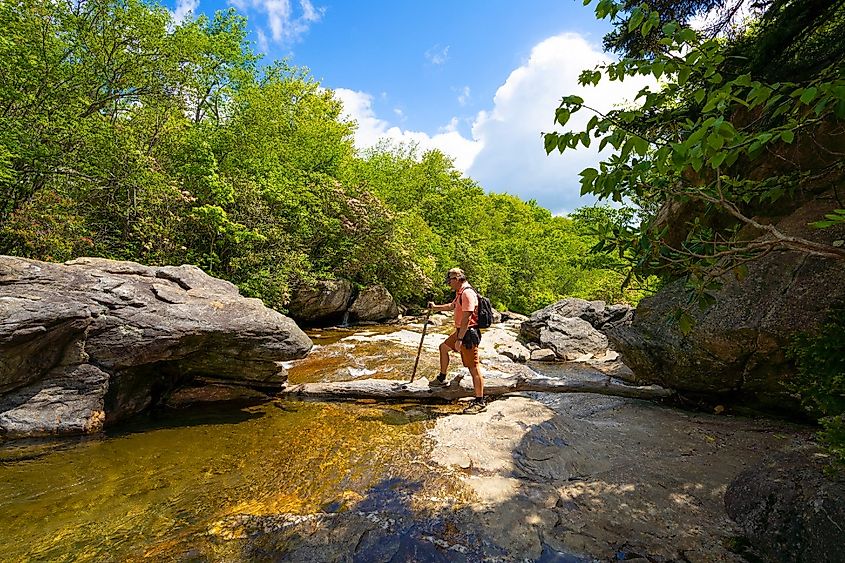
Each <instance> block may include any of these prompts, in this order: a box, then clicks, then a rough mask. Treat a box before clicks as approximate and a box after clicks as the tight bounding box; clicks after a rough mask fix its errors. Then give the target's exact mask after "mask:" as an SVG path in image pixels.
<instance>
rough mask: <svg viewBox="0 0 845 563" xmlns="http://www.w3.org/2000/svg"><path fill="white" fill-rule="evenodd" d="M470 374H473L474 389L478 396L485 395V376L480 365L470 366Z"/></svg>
mask: <svg viewBox="0 0 845 563" xmlns="http://www.w3.org/2000/svg"><path fill="white" fill-rule="evenodd" d="M469 374H470V375H471V376H472V389H473V390H474V391H475V396H476V397H483V396H484V377H483V376H482V375H481V370H480V369H479V368H478V366H477V365H476V366H473V367H471V368H469Z"/></svg>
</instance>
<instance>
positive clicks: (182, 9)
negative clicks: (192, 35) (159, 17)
mask: <svg viewBox="0 0 845 563" xmlns="http://www.w3.org/2000/svg"><path fill="white" fill-rule="evenodd" d="M199 5H200V2H199V0H176V9H175V10H173V11H172V12H171V15H172V16H173V21H175V22H176V23H182V22H183V21H185V20H186V19H187V18H188V16H189V15H190V14H195V13H196V11H197V8H198V7H199Z"/></svg>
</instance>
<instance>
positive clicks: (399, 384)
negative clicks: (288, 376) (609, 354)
mask: <svg viewBox="0 0 845 563" xmlns="http://www.w3.org/2000/svg"><path fill="white" fill-rule="evenodd" d="M462 379H463V376H462V375H458V376H456V377H455V378H454V379H453V380H452V381H450V382H449V385H447V386H445V387H429V386H428V381H426V380H425V379H421V380H418V381H415V382H414V383H408V382H406V381H399V380H393V379H361V380H357V381H339V382H334V383H301V384H298V385H292V384H286V385H285V386H284V387H283V388H282V390H281V391H280V392H279V393H278V395H279V396H285V397H297V398H306V399H335V400H355V399H376V400H379V399H381V400H387V399H413V400H418V401H427V400H428V401H430V400H432V399H442V400H446V401H454V400H456V399H460V398H462V397H471V396H472V395H473V390H472V382H471V380H470V378H469V377H467V378H466V380H467V385H466V386H464V385H461V380H462ZM523 391H541V392H544V393H597V394H599V395H612V396H615V397H629V398H633V399H664V398H666V397H669V396H671V395H672V394H673V391H672V390H670V389H664V388H663V387H660V386H657V385H649V386H641V387H637V386H632V385H623V384H621V383H614V382H613V381H612V380H611V378H609V377H608V378H606V379H605V380H603V381H580V380H571V379H551V378H546V377H526V376H524V375H517V376H515V377H487V376H485V378H484V394H485V395H487V396H493V395H506V394H508V393H519V392H523Z"/></svg>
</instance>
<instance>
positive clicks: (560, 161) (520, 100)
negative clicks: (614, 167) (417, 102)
mask: <svg viewBox="0 0 845 563" xmlns="http://www.w3.org/2000/svg"><path fill="white" fill-rule="evenodd" d="M608 60H609V59H608V57H607V55H605V54H603V53H602V52H601V51H600V49H598V48H596V47H594V46H592V45H590V44H589V43H588V42H587V41H586V40H585V39H584V38H583V37H581V36H580V35H577V34H574V33H567V34H562V35H558V36H554V37H551V38H549V39H546V40H545V41H543V42H541V43H539V44H537V45H536V46H535V47H534V48H533V49H532V51H531V55H530V56H529V58H528V60H527V61H526V62H525V63H524V64H523V65H522V66H520V67H519V68H517V69H515V70H513V71H512V72H511V73H510V75H509V76H508V77H507V79H506V80H505V81H504V83H503V84H502V85H501V86H500V87H499V89H498V90H497V91H496V94H495V96H494V98H493V100H492V108H491V109H489V110H485V111H480V112H478V114H476V115H475V117H474V120H473V122H472V128H471V130H472V138H471V139H468V138H466V137H464V136H462V135H461V134H460V132H459V131H458V122H459V120H458V118H457V117H453V118H452V119H451V121H450V122H449V123H448V124H447V125H444V126H441V127H440V128H439V129H438V133H436V134H435V135H433V136H431V135H429V134H427V133H424V132H421V131H407V130H402V129H400V128H399V127H396V126H392V125H391V124H390V123H389V122H388V121H386V120H384V119H381V118H379V117H378V116H377V115H376V114H375V111H374V110H373V106H372V101H373V98H372V96H371V95H369V94H367V93H365V92H356V91H352V90H346V89H342V88H341V89H337V90H335V92H336V95H337V96H338V98H340V99H341V100H342V101H343V103H344V108H345V112H346V114H347V115H348V116H350V117H352V118H353V119H355V120H356V121H357V122H358V130H357V132H356V135H355V144H356V146H357V147H359V148H365V147H371V146H373V145H375V144H376V143H377V142H378V141H379V139H380V138H388V139H391V140H393V141H398V142H415V143H418V144H419V146H420V148H422V149H423V150H425V149H430V148H438V149H440V150H441V151H443V152H444V153H446V154H448V155H450V156H452V157H453V158H454V159H455V166H456V167H457V168H458V169H459V170H461V171H462V172H464V173H466V174H468V175H469V176H470V177H472V178H473V179H475V180H477V181H478V182H479V184H480V185H481V186H482V187H484V188H485V189H486V190H488V191H494V192H508V193H512V194H515V195H518V196H520V197H521V198H523V199H535V200H537V202H538V203H539V204H540V205H542V206H544V207H547V208H549V209H551V210H552V211H553V212H556V213H565V212H567V211H571V210H573V209H575V208H577V207H581V206H583V205H589V204H590V203H592V202H593V199H589V198H582V197H581V196H580V183H579V180H580V178H579V176H578V173H579V172H580V171H581V170H583V169H584V168H587V167H590V166H594V165H595V164H596V163H597V162H598V160H599V156H598V153H597V150H596V145H595V144H594V145H593V147H591V148H590V149H584V148H583V147H582V148H580V149H578V150H577V151H567V152H566V153H564V154H563V155H561V154H559V153H556V152H555V153H552V154H551V155H549V156H546V152H545V150H544V149H543V138H542V135H541V133H542V132H545V131H551V130H553V129H554V114H555V109H556V108H557V107H558V105H559V103H560V99H561V97H562V96H565V95H569V94H578V95H580V96H582V97H583V98H584V99H585V101H586V103H587V104H588V105H590V106H591V107H593V108H595V109H597V110H599V111H607V110H609V109H611V108H612V107H614V106H616V105H619V104H620V102H622V100H632V99H633V98H634V96H635V95H636V93H637V92H638V91H639V90H640V89H641V88H642V87H643V86H645V85H646V84H653V80H650V79H646V78H626V79H625V81H624V82H622V83H619V82H608V81H607V80H606V79H604V80H602V82H600V83H599V85H598V86H597V87H586V88H585V87H582V86H579V85H578V76H579V74H580V73H581V71H582V70H584V69H587V68H593V67H594V66H596V65H597V64H600V63H603V62H607V61H608ZM468 92H469V89H468V88H467V93H468ZM591 116H592V113H590V112H589V111H587V110H581V111H580V112H578V113H576V114H575V115H574V116H573V118H572V120H571V121H570V123H569V124H568V128H569V129H572V130H578V129H580V128H582V127H583V126H584V125H585V124H586V122H587V120H589V118H590V117H591Z"/></svg>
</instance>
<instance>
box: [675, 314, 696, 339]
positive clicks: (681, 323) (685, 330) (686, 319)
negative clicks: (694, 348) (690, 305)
mask: <svg viewBox="0 0 845 563" xmlns="http://www.w3.org/2000/svg"><path fill="white" fill-rule="evenodd" d="M693 324H694V323H693V320H692V317H690V316H689V315H688V314H687V313H686V312H683V313H681V316H680V317H678V328H679V329H681V334H683V335H684V336H688V335H689V333H690V332H692V327H693Z"/></svg>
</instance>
